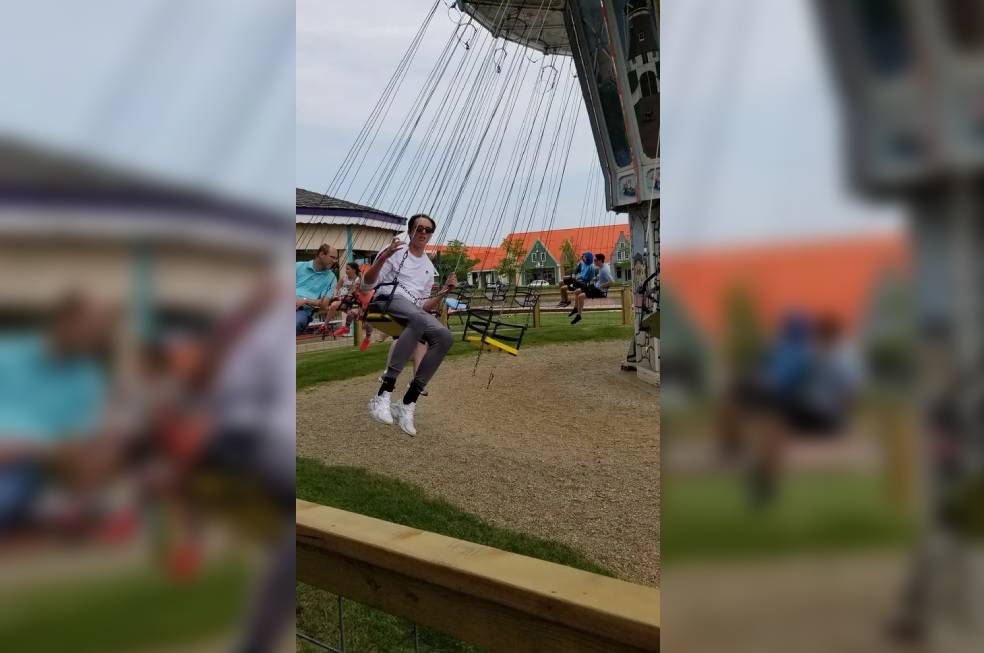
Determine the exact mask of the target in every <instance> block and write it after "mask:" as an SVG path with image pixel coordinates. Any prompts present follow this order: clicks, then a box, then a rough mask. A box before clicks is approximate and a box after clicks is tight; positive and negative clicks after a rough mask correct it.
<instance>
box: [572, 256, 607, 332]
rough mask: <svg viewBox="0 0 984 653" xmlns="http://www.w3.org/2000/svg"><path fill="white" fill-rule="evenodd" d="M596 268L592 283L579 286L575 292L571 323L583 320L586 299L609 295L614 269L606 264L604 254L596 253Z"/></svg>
mask: <svg viewBox="0 0 984 653" xmlns="http://www.w3.org/2000/svg"><path fill="white" fill-rule="evenodd" d="M594 268H595V274H594V276H593V277H592V279H591V283H589V284H588V285H586V286H584V287H583V288H578V289H577V291H576V292H575V294H574V308H573V309H572V310H571V312H570V313H568V316H569V317H573V318H574V319H573V320H571V324H577V323H578V322H580V321H581V311H582V310H583V309H584V301H585V300H586V299H600V298H602V297H607V296H608V289H609V288H610V287H611V285H612V281H614V279H612V271H611V270H610V269H609V268H608V265H606V264H605V255H604V254H595V255H594ZM575 313H577V315H575Z"/></svg>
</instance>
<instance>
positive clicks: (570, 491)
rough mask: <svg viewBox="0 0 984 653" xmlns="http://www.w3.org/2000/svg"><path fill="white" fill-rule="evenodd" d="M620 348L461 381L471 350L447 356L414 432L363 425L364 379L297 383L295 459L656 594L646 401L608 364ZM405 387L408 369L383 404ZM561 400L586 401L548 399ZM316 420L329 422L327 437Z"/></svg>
mask: <svg viewBox="0 0 984 653" xmlns="http://www.w3.org/2000/svg"><path fill="white" fill-rule="evenodd" d="M625 347H626V345H625V343H622V342H594V343H578V344H570V345H552V346H546V347H535V348H531V349H527V350H524V351H523V352H522V354H521V355H520V356H519V358H518V359H517V358H511V357H506V356H501V355H498V356H497V355H491V354H489V355H483V357H482V359H481V361H480V364H479V369H478V373H477V375H475V376H473V375H472V370H473V369H474V366H475V357H474V356H466V357H463V358H456V359H450V360H448V361H446V362H445V364H444V365H443V366H442V367H441V369H440V370H439V371H438V373H437V375H436V376H435V378H434V379H433V380H432V381H431V384H430V386H429V387H428V391H429V392H430V396H428V397H424V398H422V399H421V400H420V402H419V405H418V408H417V418H416V424H417V437H416V438H410V437H409V436H406V435H404V434H403V433H402V432H401V431H400V430H399V429H398V427H396V426H392V427H390V426H386V425H383V424H378V423H376V422H374V421H372V420H371V419H370V418H369V416H368V414H367V402H368V400H369V398H370V397H371V396H372V395H373V393H374V392H375V391H376V389H377V388H378V381H377V380H376V376H374V375H373V376H365V377H360V378H356V379H349V380H346V381H341V382H335V383H329V384H323V385H320V386H316V387H313V388H309V389H307V390H303V391H300V392H298V396H297V451H298V455H301V456H308V457H312V458H316V459H319V460H321V461H323V462H325V463H328V464H333V465H355V466H361V467H365V468H368V469H370V470H372V471H374V472H379V473H382V474H386V475H388V476H392V477H396V478H400V479H403V480H406V481H409V482H412V483H415V484H418V485H420V486H422V487H424V488H426V489H427V490H429V491H430V492H432V493H433V494H435V495H437V496H440V497H443V498H445V499H447V500H449V501H451V502H453V503H454V504H455V505H458V506H460V507H461V508H463V509H465V510H468V511H470V512H472V513H474V514H477V515H480V516H482V517H484V518H486V519H488V520H489V521H491V522H493V523H496V524H499V525H502V526H506V527H509V528H513V529H516V530H520V531H523V532H527V533H531V534H534V535H539V536H542V537H546V538H549V539H553V540H556V541H559V542H564V543H566V544H569V545H571V546H573V547H576V548H577V549H579V550H581V551H583V552H584V553H586V554H587V555H589V556H591V557H592V558H593V559H595V560H596V561H598V562H600V563H601V564H603V565H605V566H607V567H609V568H610V569H612V570H613V571H614V572H615V573H616V574H618V575H619V576H620V577H622V578H624V579H626V580H631V581H634V582H639V583H646V584H650V585H657V586H658V584H659V569H660V565H659V452H660V446H659V401H658V393H657V391H656V389H654V388H653V387H652V386H649V385H646V384H644V383H642V382H640V381H639V380H638V379H637V378H636V376H635V374H634V373H626V372H621V371H620V370H619V367H618V361H620V360H621V359H622V357H623V355H624V353H625ZM493 368H494V373H495V374H494V379H493V382H492V386H491V389H486V385H487V384H488V382H489V373H490V371H491V370H492V369H493ZM407 382H409V370H407V371H405V372H404V374H403V375H402V377H401V382H400V383H398V385H397V394H396V396H401V395H402V391H403V388H404V387H405V384H406V383H407ZM586 388H589V389H587V390H586ZM571 397H584V398H586V400H582V401H577V402H574V401H571V400H570V399H564V400H563V401H561V400H560V398H571ZM440 402H450V403H451V405H452V406H453V407H442V404H441V403H440ZM322 415H334V416H335V418H334V419H332V421H331V423H332V425H334V426H333V428H332V430H331V431H330V432H329V431H328V430H327V429H326V425H325V422H324V421H322V420H321V418H320V416H322Z"/></svg>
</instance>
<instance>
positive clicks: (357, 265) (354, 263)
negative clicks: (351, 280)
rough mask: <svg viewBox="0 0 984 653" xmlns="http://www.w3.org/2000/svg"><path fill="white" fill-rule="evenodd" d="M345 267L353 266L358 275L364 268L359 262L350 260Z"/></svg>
mask: <svg viewBox="0 0 984 653" xmlns="http://www.w3.org/2000/svg"><path fill="white" fill-rule="evenodd" d="M345 267H347V268H352V269H353V270H355V275H356V276H361V275H362V268H360V267H359V264H358V263H356V262H355V261H349V262H348V263H346V264H345Z"/></svg>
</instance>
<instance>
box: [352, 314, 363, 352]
mask: <svg viewBox="0 0 984 653" xmlns="http://www.w3.org/2000/svg"><path fill="white" fill-rule="evenodd" d="M352 323H353V324H354V325H355V328H354V329H352V334H353V338H352V340H353V342H352V345H353V346H355V347H358V346H359V345H360V344H361V343H362V320H352Z"/></svg>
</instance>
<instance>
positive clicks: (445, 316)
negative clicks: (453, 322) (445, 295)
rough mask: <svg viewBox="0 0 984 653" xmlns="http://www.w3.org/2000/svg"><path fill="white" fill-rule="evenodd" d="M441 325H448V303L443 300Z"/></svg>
mask: <svg viewBox="0 0 984 653" xmlns="http://www.w3.org/2000/svg"><path fill="white" fill-rule="evenodd" d="M441 324H443V325H444V326H447V325H448V303H447V302H446V301H444V300H443V299H442V300H441Z"/></svg>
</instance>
